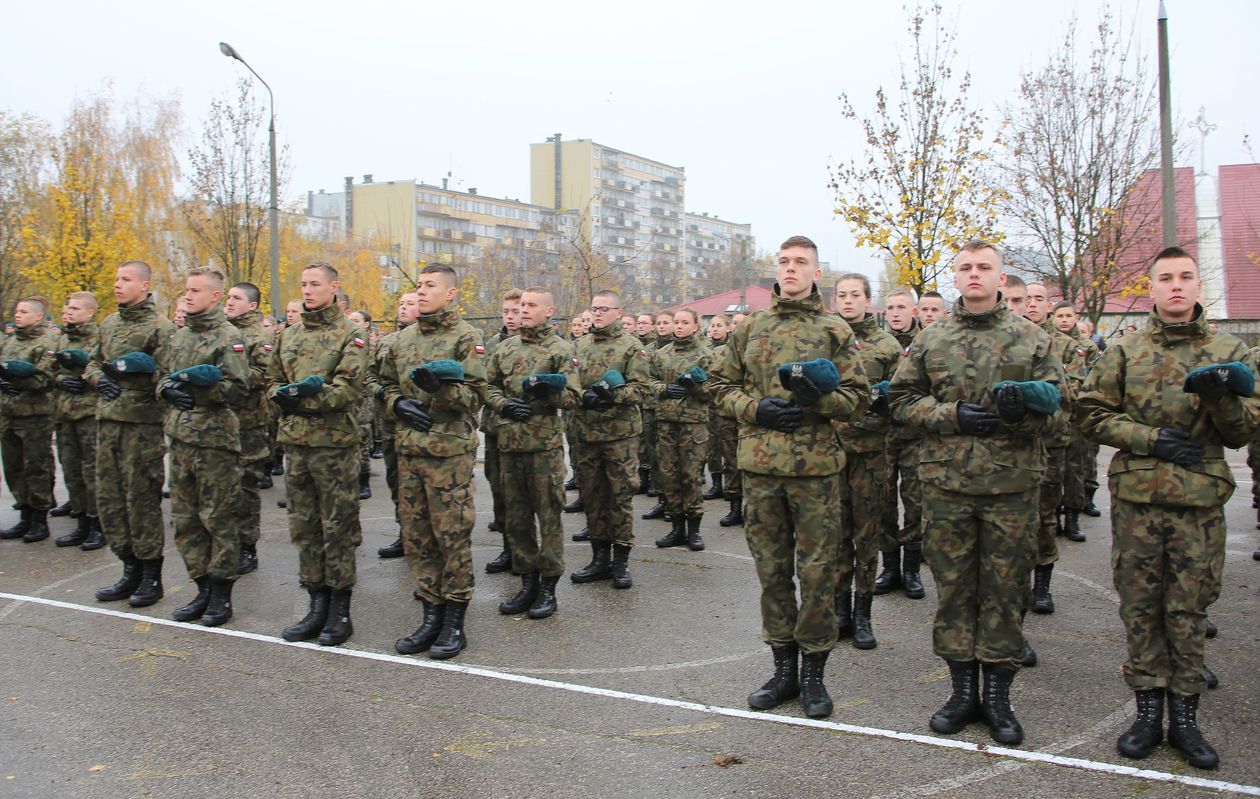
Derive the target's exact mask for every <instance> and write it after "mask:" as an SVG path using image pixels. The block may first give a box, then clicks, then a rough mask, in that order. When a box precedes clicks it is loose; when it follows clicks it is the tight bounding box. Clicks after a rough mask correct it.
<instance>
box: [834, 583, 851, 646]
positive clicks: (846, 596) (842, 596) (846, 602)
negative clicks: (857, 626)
mask: <svg viewBox="0 0 1260 799" xmlns="http://www.w3.org/2000/svg"><path fill="white" fill-rule="evenodd" d="M850 635H853V592H852V591H837V592H836V638H837V639H839V640H841V641H843V640H844V639H846V638H848V637H849V636H850Z"/></svg>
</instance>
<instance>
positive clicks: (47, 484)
mask: <svg viewBox="0 0 1260 799" xmlns="http://www.w3.org/2000/svg"><path fill="white" fill-rule="evenodd" d="M52 429H53V424H52V417H51V416H17V417H13V418H8V419H5V420H4V421H3V423H0V459H2V460H3V462H4V479H5V481H6V482H7V483H8V484H9V491H11V492H12V493H13V499H14V500H15V501H16V502H17V504H18V505H19V506H20V507H23V508H31V509H32V510H36V511H46V510H48V509H49V508H51V507H52V506H53V454H52Z"/></svg>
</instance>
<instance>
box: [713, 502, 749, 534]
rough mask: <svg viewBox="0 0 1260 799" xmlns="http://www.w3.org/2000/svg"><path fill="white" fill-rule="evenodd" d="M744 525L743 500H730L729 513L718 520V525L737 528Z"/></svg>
mask: <svg viewBox="0 0 1260 799" xmlns="http://www.w3.org/2000/svg"><path fill="white" fill-rule="evenodd" d="M743 523H744V498H743V497H735V498H734V499H732V500H731V512H730V513H728V514H726V515H725V516H723V517H722V518H720V519H718V524H719V525H720V526H722V527H738V526H739V525H741V524H743Z"/></svg>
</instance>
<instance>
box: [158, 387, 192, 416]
mask: <svg viewBox="0 0 1260 799" xmlns="http://www.w3.org/2000/svg"><path fill="white" fill-rule="evenodd" d="M159 393H160V394H161V395H162V399H164V400H166V401H167V402H169V403H170V404H172V405H174V406H175V407H176V408H179V409H180V410H181V411H191V410H192V409H193V408H194V407H196V405H197V403H196V402H194V401H193V398H192V395H191V394H189V393H188V392H187V391H181V390H180V388H179V386H177V385H175V384H174V383H164V384H163V385H162V390H161V392H159Z"/></svg>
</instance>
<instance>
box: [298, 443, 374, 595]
mask: <svg viewBox="0 0 1260 799" xmlns="http://www.w3.org/2000/svg"><path fill="white" fill-rule="evenodd" d="M285 450H286V453H285V454H286V455H287V456H288V459H289V468H288V472H287V475H286V477H285V494H286V502H287V504H288V507H289V538H290V539H292V541H293V543H294V545H296V546H297V549H298V574H299V575H300V577H301V581H302V586H303V587H307V588H317V587H320V586H326V587H328V588H332V589H333V590H338V589H342V588H351V587H353V586H354V581H355V554H356V549H357V547H358V546H359V544H360V543H362V542H363V531H362V529H361V528H360V527H359V486H358V481H357V479H356V478H357V476H358V470H359V461H358V458H356V457H355V455H356V448H355V447H354V446H349V447H305V446H300V445H298V444H289V445H288V446H287V447H286V448H285Z"/></svg>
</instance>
